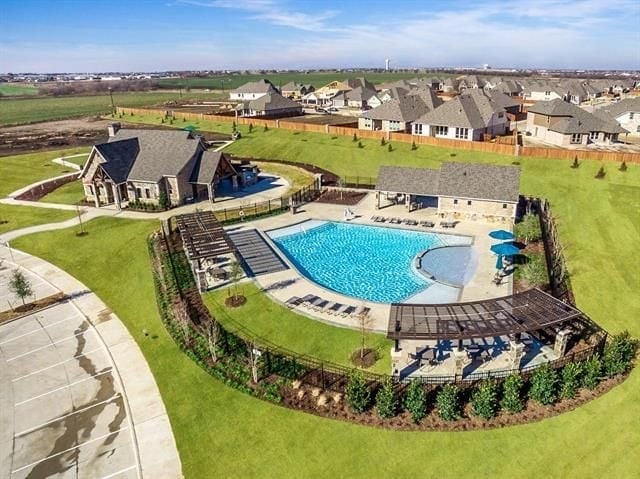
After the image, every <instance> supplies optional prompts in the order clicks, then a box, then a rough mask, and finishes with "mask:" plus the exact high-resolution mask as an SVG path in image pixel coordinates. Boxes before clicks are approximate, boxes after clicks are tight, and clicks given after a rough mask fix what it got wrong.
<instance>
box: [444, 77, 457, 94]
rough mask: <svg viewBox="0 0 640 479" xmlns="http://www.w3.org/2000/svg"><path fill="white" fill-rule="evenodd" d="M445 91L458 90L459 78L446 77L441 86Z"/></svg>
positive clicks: (453, 91)
mask: <svg viewBox="0 0 640 479" xmlns="http://www.w3.org/2000/svg"><path fill="white" fill-rule="evenodd" d="M440 90H442V92H443V93H455V92H457V91H458V80H456V79H455V78H445V79H444V80H443V81H442V84H441V88H440Z"/></svg>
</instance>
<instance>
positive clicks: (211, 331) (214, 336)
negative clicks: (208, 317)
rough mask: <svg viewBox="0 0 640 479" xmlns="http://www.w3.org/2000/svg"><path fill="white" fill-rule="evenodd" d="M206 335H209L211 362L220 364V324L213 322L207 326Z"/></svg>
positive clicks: (208, 343) (208, 344)
mask: <svg viewBox="0 0 640 479" xmlns="http://www.w3.org/2000/svg"><path fill="white" fill-rule="evenodd" d="M205 333H206V335H207V346H208V348H209V354H210V355H211V360H212V361H213V362H214V363H216V362H218V340H219V339H220V328H219V326H218V323H217V322H215V321H211V322H210V323H209V324H208V325H207V328H206V330H205Z"/></svg>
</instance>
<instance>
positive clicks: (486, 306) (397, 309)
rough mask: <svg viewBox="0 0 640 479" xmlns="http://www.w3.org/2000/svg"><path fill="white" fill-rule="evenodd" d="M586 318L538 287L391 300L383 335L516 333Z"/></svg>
mask: <svg viewBox="0 0 640 479" xmlns="http://www.w3.org/2000/svg"><path fill="white" fill-rule="evenodd" d="M583 319H588V318H587V317H586V316H585V315H584V313H582V312H581V311H580V310H578V309H576V308H574V307H572V306H570V305H568V304H566V303H564V302H562V301H560V300H559V299H556V298H554V297H553V296H551V295H550V294H547V293H545V292H543V291H541V290H539V289H531V290H528V291H525V292H522V293H517V294H514V295H511V296H505V297H501V298H493V299H487V300H483V301H473V302H467V303H450V304H425V305H421V304H404V303H401V304H398V303H395V304H392V305H391V311H390V314H389V323H388V327H387V337H388V338H390V339H394V340H396V344H397V341H398V340H400V339H409V340H458V341H459V342H461V341H462V340H465V339H480V338H491V337H498V336H511V335H513V336H516V337H518V336H519V335H520V334H521V333H525V332H528V333H531V332H536V331H540V330H544V329H547V328H552V327H556V326H560V325H566V324H567V323H574V322H579V321H581V320H583Z"/></svg>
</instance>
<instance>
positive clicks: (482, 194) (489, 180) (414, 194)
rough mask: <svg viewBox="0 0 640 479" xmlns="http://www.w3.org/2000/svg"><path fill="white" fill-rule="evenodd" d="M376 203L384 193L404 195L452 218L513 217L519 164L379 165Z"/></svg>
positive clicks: (412, 201) (414, 202) (518, 183)
mask: <svg viewBox="0 0 640 479" xmlns="http://www.w3.org/2000/svg"><path fill="white" fill-rule="evenodd" d="M375 189H376V199H377V205H378V207H380V206H381V202H382V200H383V198H384V196H385V195H386V196H389V193H392V195H393V196H394V197H397V194H398V193H399V194H401V195H404V197H405V202H406V204H407V205H408V206H409V205H412V204H415V205H422V207H425V206H426V207H435V208H437V210H438V214H441V215H451V216H452V217H453V218H465V219H474V218H476V217H479V216H481V217H490V218H492V219H496V218H502V219H504V220H511V219H514V218H515V217H516V211H517V206H518V200H519V191H520V168H518V167H516V166H496V165H483V164H478V163H460V162H444V163H443V164H442V166H441V167H440V170H432V169H427V168H407V167H399V166H381V167H380V170H379V172H378V181H377V184H376V188H375Z"/></svg>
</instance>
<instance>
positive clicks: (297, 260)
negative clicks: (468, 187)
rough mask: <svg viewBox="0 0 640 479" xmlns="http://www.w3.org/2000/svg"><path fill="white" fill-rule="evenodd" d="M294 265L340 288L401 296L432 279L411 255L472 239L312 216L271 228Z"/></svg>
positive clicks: (378, 297)
mask: <svg viewBox="0 0 640 479" xmlns="http://www.w3.org/2000/svg"><path fill="white" fill-rule="evenodd" d="M267 234H268V235H269V236H270V237H271V239H272V240H273V241H274V243H275V244H276V245H277V246H278V247H279V248H280V249H281V250H282V252H283V253H284V254H285V255H286V256H287V258H288V259H289V261H291V262H292V263H293V264H294V265H295V266H296V268H297V269H298V270H299V271H300V273H302V274H303V275H305V276H306V277H308V278H309V279H311V280H313V281H315V282H316V283H318V284H320V285H321V286H324V287H326V288H329V289H332V290H334V291H337V292H339V293H342V294H346V295H349V296H353V297H356V298H361V299H365V300H370V301H377V302H382V303H393V302H401V301H403V300H404V299H406V298H408V297H409V296H412V295H414V294H415V293H417V292H419V291H421V290H424V289H425V288H427V287H429V285H430V284H431V283H430V282H429V280H428V279H427V278H425V277H424V276H422V275H419V274H417V273H416V272H415V271H414V269H413V261H414V258H415V257H416V255H417V254H418V253H420V252H421V251H424V250H426V249H429V248H430V247H433V246H442V245H447V244H469V243H470V242H471V240H470V238H466V237H461V236H453V235H438V234H435V233H426V232H419V231H408V230H403V229H396V228H385V227H376V226H364V225H357V224H349V223H340V222H324V221H310V222H307V223H303V224H301V225H296V226H294V227H289V228H283V229H281V230H274V231H270V232H268V233H267Z"/></svg>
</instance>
